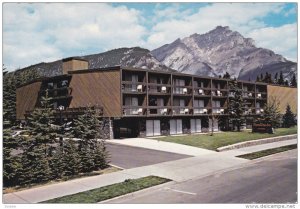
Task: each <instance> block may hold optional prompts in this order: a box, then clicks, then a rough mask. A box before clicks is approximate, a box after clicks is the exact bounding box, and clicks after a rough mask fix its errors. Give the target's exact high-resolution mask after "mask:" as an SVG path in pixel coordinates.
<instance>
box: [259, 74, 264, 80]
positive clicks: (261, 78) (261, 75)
mask: <svg viewBox="0 0 300 209" xmlns="http://www.w3.org/2000/svg"><path fill="white" fill-rule="evenodd" d="M260 81H261V82H263V81H264V76H263V74H262V73H261V74H260Z"/></svg>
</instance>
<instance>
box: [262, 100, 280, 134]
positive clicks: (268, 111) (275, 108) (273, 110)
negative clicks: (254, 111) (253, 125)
mask: <svg viewBox="0 0 300 209" xmlns="http://www.w3.org/2000/svg"><path fill="white" fill-rule="evenodd" d="M279 104H280V102H279V101H278V100H277V99H276V98H274V97H271V98H270V99H269V100H268V103H267V104H266V106H265V107H264V112H263V114H262V116H261V118H259V119H258V120H260V121H261V122H262V123H266V124H271V125H272V126H273V127H274V128H277V127H279V125H280V121H281V115H280V111H279Z"/></svg>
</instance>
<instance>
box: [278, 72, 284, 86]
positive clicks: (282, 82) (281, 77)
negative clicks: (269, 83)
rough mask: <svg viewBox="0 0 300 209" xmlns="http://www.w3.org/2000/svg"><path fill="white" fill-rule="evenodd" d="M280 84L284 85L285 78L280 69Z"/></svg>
mask: <svg viewBox="0 0 300 209" xmlns="http://www.w3.org/2000/svg"><path fill="white" fill-rule="evenodd" d="M278 84H279V85H281V86H283V85H284V79H283V74H282V71H280V74H279V79H278Z"/></svg>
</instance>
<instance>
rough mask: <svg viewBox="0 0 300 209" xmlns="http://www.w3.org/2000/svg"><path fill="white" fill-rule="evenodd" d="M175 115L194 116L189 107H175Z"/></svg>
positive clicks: (173, 109)
mask: <svg viewBox="0 0 300 209" xmlns="http://www.w3.org/2000/svg"><path fill="white" fill-rule="evenodd" d="M172 113H173V115H189V114H192V109H191V108H189V107H173V108H172Z"/></svg>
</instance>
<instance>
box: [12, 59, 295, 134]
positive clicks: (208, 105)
mask: <svg viewBox="0 0 300 209" xmlns="http://www.w3.org/2000/svg"><path fill="white" fill-rule="evenodd" d="M66 67H67V68H66ZM65 68H66V69H65ZM82 68H87V69H82ZM63 72H64V75H61V76H56V77H52V78H44V79H38V80H35V81H32V82H30V83H28V84H25V85H23V86H21V87H19V88H18V89H17V118H18V119H20V120H22V119H25V117H26V114H28V112H30V111H32V110H33V109H34V108H35V107H37V106H38V105H39V100H40V98H41V96H43V95H45V92H46V90H48V94H49V96H50V97H52V99H53V101H52V102H53V105H54V108H58V107H59V106H63V107H64V113H63V117H64V119H65V120H71V119H72V118H74V117H76V113H78V114H79V112H80V111H79V110H81V109H83V108H84V107H87V106H93V107H99V108H101V111H102V113H103V115H102V116H103V118H106V120H107V121H108V124H109V125H108V129H109V130H108V132H109V134H108V136H106V138H120V137H146V136H147V137H150V136H158V135H173V134H190V133H199V132H208V131H209V130H210V129H213V130H214V131H218V130H220V129H223V128H224V129H225V128H228V127H229V126H230V124H228V116H229V113H228V104H229V100H230V97H232V96H233V94H232V93H233V92H232V91H231V89H230V85H229V83H230V80H228V79H221V78H211V77H201V76H194V75H188V74H181V73H177V72H162V71H153V70H145V69H135V68H128V67H120V66H116V67H108V68H105V69H92V70H89V69H88V63H87V62H86V61H84V60H81V59H77V58H68V59H65V60H63ZM238 85H239V87H240V88H241V89H242V92H243V97H244V100H245V101H246V106H245V113H244V114H245V115H246V118H247V125H248V126H251V123H252V122H251V121H252V120H253V118H255V117H256V116H258V115H260V114H261V113H262V111H263V108H264V106H265V105H266V103H267V101H268V98H269V97H270V95H269V92H272V94H274V93H276V90H275V91H274V88H273V87H272V88H273V89H272V88H271V89H270V87H269V85H267V84H265V83H252V82H244V81H239V82H238ZM278 88H282V87H278ZM286 89H287V90H289V91H290V89H292V90H293V91H292V93H291V94H292V95H293V96H294V94H295V93H296V96H297V89H293V88H286ZM294 90H295V92H294ZM282 91H286V90H284V89H283V90H282ZM295 101H296V100H295ZM295 106H296V105H295Z"/></svg>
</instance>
